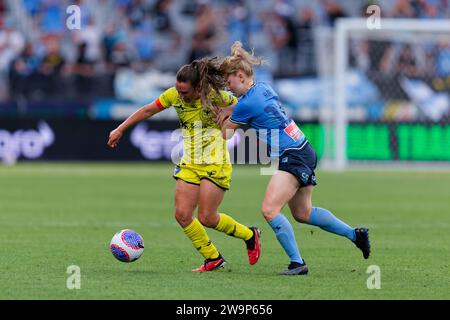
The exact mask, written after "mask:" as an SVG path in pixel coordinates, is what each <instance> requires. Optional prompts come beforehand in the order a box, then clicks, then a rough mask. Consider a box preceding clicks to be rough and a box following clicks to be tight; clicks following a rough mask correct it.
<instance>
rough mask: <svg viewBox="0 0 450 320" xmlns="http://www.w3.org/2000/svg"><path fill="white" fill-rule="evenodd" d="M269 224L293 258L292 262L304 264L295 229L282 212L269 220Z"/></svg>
mask: <svg viewBox="0 0 450 320" xmlns="http://www.w3.org/2000/svg"><path fill="white" fill-rule="evenodd" d="M269 225H270V226H271V227H272V229H273V231H274V232H275V235H276V236H277V239H278V242H280V244H281V246H282V247H283V249H284V251H285V252H286V253H287V255H288V256H289V258H290V259H291V262H298V263H301V264H303V259H302V257H301V256H300V252H299V250H298V247H297V241H296V240H295V235H294V229H293V228H292V225H291V223H290V222H289V220H288V219H286V217H285V216H284V215H283V214H282V213H280V214H279V215H277V216H276V217H275V218H273V219H272V220H271V221H270V222H269Z"/></svg>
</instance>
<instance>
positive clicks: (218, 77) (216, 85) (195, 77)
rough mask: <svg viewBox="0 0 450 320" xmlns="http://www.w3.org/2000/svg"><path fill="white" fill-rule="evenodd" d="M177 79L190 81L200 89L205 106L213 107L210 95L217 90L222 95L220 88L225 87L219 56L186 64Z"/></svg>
mask: <svg viewBox="0 0 450 320" xmlns="http://www.w3.org/2000/svg"><path fill="white" fill-rule="evenodd" d="M177 81H180V82H190V83H191V85H192V87H193V88H194V89H196V90H198V91H199V93H200V99H201V102H202V106H203V107H204V108H210V107H211V100H210V96H209V94H210V93H211V91H215V92H216V93H217V94H218V96H219V97H221V95H220V90H223V89H224V88H225V80H224V78H223V77H222V72H221V70H220V64H219V61H218V59H217V57H214V58H202V59H198V60H194V61H193V62H192V63H190V64H187V65H184V66H183V67H181V68H180V70H179V71H178V73H177Z"/></svg>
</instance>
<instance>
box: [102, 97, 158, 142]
mask: <svg viewBox="0 0 450 320" xmlns="http://www.w3.org/2000/svg"><path fill="white" fill-rule="evenodd" d="M161 111H162V110H161V108H160V107H158V105H157V104H156V102H155V101H154V102H152V103H149V104H147V105H145V106H143V107H141V108H140V109H139V110H137V111H136V112H135V113H133V114H132V115H131V116H129V117H128V118H127V119H126V120H125V121H124V122H122V123H121V124H120V125H119V126H118V127H117V128H116V129H114V130H113V131H111V132H110V134H109V139H108V146H110V147H111V148H115V147H117V144H118V143H119V140H120V138H122V135H123V133H124V132H125V131H127V130H128V128H130V127H132V126H134V125H135V124H137V123H138V122H141V121H143V120H145V119H148V118H150V117H152V116H153V115H155V114H157V113H158V112H161Z"/></svg>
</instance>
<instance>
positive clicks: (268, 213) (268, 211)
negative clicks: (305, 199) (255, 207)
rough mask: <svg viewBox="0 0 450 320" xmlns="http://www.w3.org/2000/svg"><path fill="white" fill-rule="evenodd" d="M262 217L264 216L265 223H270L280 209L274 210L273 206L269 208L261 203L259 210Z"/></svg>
mask: <svg viewBox="0 0 450 320" xmlns="http://www.w3.org/2000/svg"><path fill="white" fill-rule="evenodd" d="M261 212H262V215H263V216H264V219H266V221H267V222H269V221H271V220H272V219H273V218H275V216H276V215H277V214H279V213H280V209H278V208H276V207H275V206H271V205H268V204H265V203H263V205H262V208H261Z"/></svg>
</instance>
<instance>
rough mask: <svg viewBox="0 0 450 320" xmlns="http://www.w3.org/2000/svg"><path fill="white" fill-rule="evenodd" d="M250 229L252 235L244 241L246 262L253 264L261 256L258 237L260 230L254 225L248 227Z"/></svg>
mask: <svg viewBox="0 0 450 320" xmlns="http://www.w3.org/2000/svg"><path fill="white" fill-rule="evenodd" d="M250 229H252V231H253V237H251V238H250V239H249V240H247V241H245V243H246V244H247V254H248V262H249V263H250V264H251V265H254V264H255V263H257V262H258V260H259V257H260V256H261V241H260V239H259V238H260V237H261V230H259V228H256V227H250Z"/></svg>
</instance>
